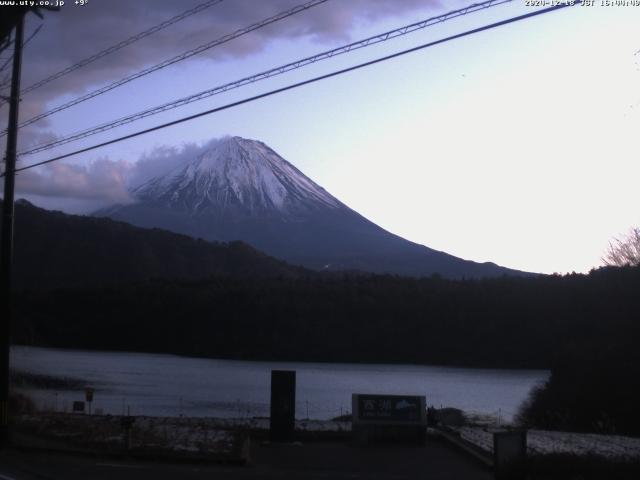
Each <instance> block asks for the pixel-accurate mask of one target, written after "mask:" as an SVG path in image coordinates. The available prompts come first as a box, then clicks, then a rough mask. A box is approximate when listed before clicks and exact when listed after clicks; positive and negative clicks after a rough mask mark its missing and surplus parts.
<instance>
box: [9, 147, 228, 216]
mask: <svg viewBox="0 0 640 480" xmlns="http://www.w3.org/2000/svg"><path fill="white" fill-rule="evenodd" d="M217 141H218V140H217V139H216V140H212V141H210V142H207V143H206V144H204V145H198V144H195V143H185V144H184V145H182V146H181V147H179V148H178V147H166V146H163V147H157V148H155V149H153V150H152V151H151V152H149V153H146V154H144V155H143V156H142V157H141V158H140V159H139V160H138V161H137V162H126V161H122V160H119V161H115V160H110V159H108V158H101V159H99V160H96V161H94V162H91V163H89V164H88V165H76V164H69V163H63V162H55V163H51V164H47V165H43V166H41V167H38V168H33V169H29V170H24V171H22V172H20V173H18V175H17V176H16V192H17V193H16V197H17V198H20V197H26V198H29V199H30V198H33V197H34V196H35V197H37V198H38V199H39V202H38V203H40V204H44V205H45V206H47V205H64V207H58V208H63V209H64V210H72V211H76V212H77V211H83V210H84V211H90V210H94V209H95V208H97V206H99V207H102V206H107V205H113V204H123V203H131V202H133V201H135V200H134V199H133V198H132V196H131V194H130V191H131V189H132V188H134V187H136V186H138V185H140V184H142V183H144V182H146V181H148V180H150V179H151V178H153V177H156V176H159V175H163V174H165V173H167V172H169V171H171V170H173V169H175V168H179V167H180V166H181V165H186V164H187V162H189V161H191V160H193V159H194V158H196V157H197V156H198V155H200V154H201V153H202V152H204V151H205V150H207V149H209V148H211V147H212V146H213V145H215V143H216V142H217ZM0 190H1V187H0ZM60 202H63V203H60ZM82 205H86V207H85V208H82Z"/></svg>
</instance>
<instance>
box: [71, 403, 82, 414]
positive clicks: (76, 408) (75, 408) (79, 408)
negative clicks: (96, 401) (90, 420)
mask: <svg viewBox="0 0 640 480" xmlns="http://www.w3.org/2000/svg"><path fill="white" fill-rule="evenodd" d="M73 411H74V412H78V413H84V402H80V401H76V402H73Z"/></svg>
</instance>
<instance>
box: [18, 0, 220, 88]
mask: <svg viewBox="0 0 640 480" xmlns="http://www.w3.org/2000/svg"><path fill="white" fill-rule="evenodd" d="M223 1H224V0H208V1H206V2H204V3H201V4H199V5H196V6H195V7H193V8H191V9H189V10H186V11H184V12H182V13H181V14H179V15H176V16H174V17H171V18H170V19H169V20H166V21H164V22H162V23H160V24H158V25H156V26H154V27H151V28H149V29H147V30H145V31H143V32H140V33H138V34H136V35H133V36H132V37H129V38H127V39H126V40H123V41H121V42H119V43H116V44H115V45H112V46H110V47H108V48H105V49H104V50H101V51H100V52H98V53H96V54H94V55H91V56H90V57H87V58H85V59H83V60H80V61H79V62H77V63H75V64H73V65H71V66H70V67H67V68H65V69H63V70H60V71H59V72H56V73H54V74H53V75H51V76H49V77H47V78H44V79H42V80H40V81H39V82H36V83H34V84H33V85H30V86H28V87H27V88H25V89H24V90H22V91H21V92H20V94H21V95H24V94H25V93H28V92H31V91H33V90H35V89H37V88H40V87H42V86H43V85H46V84H47V83H49V82H52V81H54V80H57V79H58V78H60V77H64V76H65V75H68V74H69V73H71V72H74V71H76V70H78V69H79V68H82V67H85V66H87V65H89V64H90V63H92V62H95V61H96V60H98V59H100V58H102V57H104V56H106V55H109V54H111V53H114V52H117V51H118V50H121V49H123V48H124V47H126V46H128V45H131V44H132V43H135V42H137V41H138V40H142V39H143V38H145V37H148V36H149V35H152V34H154V33H156V32H159V31H160V30H163V29H165V28H167V27H169V26H170V25H173V24H174V23H177V22H179V21H180V20H184V19H185V18H187V17H190V16H191V15H195V14H196V13H200V12H202V11H203V10H206V9H207V8H209V7H212V6H214V5H216V4H218V3H221V2H223ZM27 41H28V40H27ZM25 43H26V42H25Z"/></svg>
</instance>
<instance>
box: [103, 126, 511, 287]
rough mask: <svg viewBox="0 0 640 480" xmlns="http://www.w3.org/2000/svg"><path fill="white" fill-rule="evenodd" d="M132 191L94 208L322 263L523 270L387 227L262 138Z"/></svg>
mask: <svg viewBox="0 0 640 480" xmlns="http://www.w3.org/2000/svg"><path fill="white" fill-rule="evenodd" d="M131 193H132V196H133V197H134V198H135V199H136V202H134V203H132V204H128V205H115V206H112V207H109V208H106V209H103V210H101V211H99V212H96V213H95V214H94V215H96V216H105V217H110V218H113V219H115V220H121V221H125V222H128V223H131V224H134V225H137V226H140V227H148V228H162V229H166V230H171V231H174V232H178V233H183V234H187V235H190V236H192V237H197V238H203V239H205V240H211V241H232V240H242V241H245V242H247V243H249V244H251V245H252V246H254V247H256V248H258V249H259V250H262V251H264V252H266V253H268V254H270V255H272V256H274V257H277V258H280V259H283V260H286V261H288V262H290V263H293V264H298V265H303V266H306V267H310V268H313V269H316V270H360V271H368V272H375V273H391V274H400V275H410V276H429V275H432V274H440V275H442V276H444V277H448V278H462V277H466V278H471V277H475V278H478V277H493V276H500V275H504V274H512V275H522V274H524V272H520V271H517V270H511V269H507V268H504V267H500V266H498V265H496V264H494V263H476V262H472V261H468V260H463V259H461V258H457V257H454V256H452V255H449V254H447V253H444V252H440V251H436V250H433V249H430V248H428V247H425V246H423V245H419V244H416V243H413V242H410V241H408V240H405V239H403V238H401V237H399V236H397V235H394V234H392V233H390V232H387V231H386V230H384V229H382V228H381V227H379V226H377V225H376V224H374V223H373V222H371V221H369V220H367V219H366V218H364V217H363V216H361V215H360V214H358V213H357V212H355V211H353V210H351V209H350V208H349V207H347V206H346V205H344V204H343V203H342V202H340V201H339V200H338V199H337V198H335V197H333V196H332V195H331V194H329V193H328V192H327V191H326V190H325V189H324V188H322V187H321V186H319V185H318V184H316V183H314V182H313V181H312V180H311V179H309V178H308V177H306V176H305V175H304V174H303V173H302V172H300V170H298V169H297V168H296V167H294V166H293V165H292V164H290V163H289V162H287V161H286V160H284V159H283V158H282V157H280V156H279V155H278V154H277V153H276V152H274V151H273V150H272V149H271V148H269V147H268V146H267V145H265V144H264V143H262V142H259V141H255V140H247V139H244V138H240V137H226V138H224V139H222V140H220V141H218V142H217V143H215V144H214V145H213V146H212V147H210V148H208V149H207V150H205V151H204V152H203V153H202V154H200V155H199V156H198V157H197V158H194V159H193V160H192V161H190V162H188V163H186V164H184V165H181V166H180V167H178V168H176V169H174V170H172V171H170V172H169V173H166V174H164V175H161V176H158V177H155V178H152V179H151V180H149V181H147V182H145V183H143V184H142V185H139V186H137V187H136V188H134V189H133V190H132V192H131Z"/></svg>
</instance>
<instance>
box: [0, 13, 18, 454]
mask: <svg viewBox="0 0 640 480" xmlns="http://www.w3.org/2000/svg"><path fill="white" fill-rule="evenodd" d="M8 8H11V7H8ZM23 36H24V14H21V15H20V17H19V18H18V20H17V23H16V31H15V35H14V38H13V42H14V52H13V72H12V77H11V97H10V98H9V124H8V133H7V153H6V156H5V159H4V161H5V164H4V201H3V204H2V246H1V248H0V272H1V273H0V290H1V291H2V293H1V295H2V296H1V297H0V317H2V319H1V320H0V448H1V447H6V446H8V445H9V443H10V436H9V346H10V343H11V317H12V304H11V301H12V298H11V291H12V287H11V266H12V256H13V197H14V188H15V187H14V178H15V168H16V150H17V143H18V106H19V103H20V68H21V65H22V64H21V61H22V40H23Z"/></svg>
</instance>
